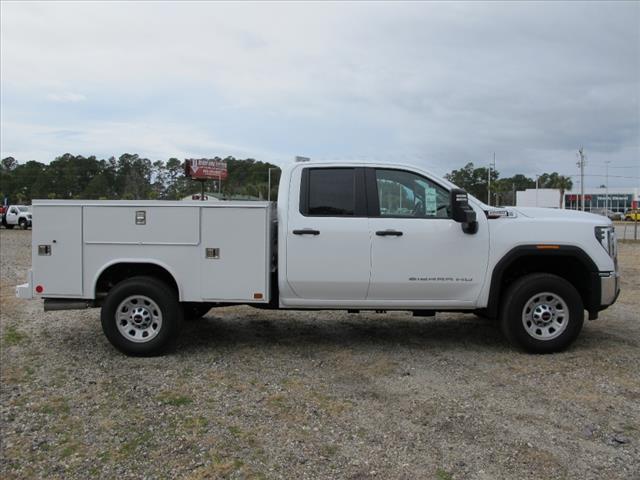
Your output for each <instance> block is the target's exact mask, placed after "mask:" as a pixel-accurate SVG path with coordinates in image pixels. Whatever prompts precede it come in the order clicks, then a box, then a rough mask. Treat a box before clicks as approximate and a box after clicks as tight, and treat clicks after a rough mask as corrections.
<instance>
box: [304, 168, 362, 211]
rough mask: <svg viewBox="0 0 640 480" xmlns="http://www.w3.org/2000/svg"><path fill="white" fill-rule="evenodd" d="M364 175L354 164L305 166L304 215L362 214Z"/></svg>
mask: <svg viewBox="0 0 640 480" xmlns="http://www.w3.org/2000/svg"><path fill="white" fill-rule="evenodd" d="M363 183H364V176H363V172H362V169H356V168H305V169H304V170H303V171H302V184H301V188H300V213H302V214H303V215H306V216H325V217H354V216H365V199H364V194H363V192H364V189H363Z"/></svg>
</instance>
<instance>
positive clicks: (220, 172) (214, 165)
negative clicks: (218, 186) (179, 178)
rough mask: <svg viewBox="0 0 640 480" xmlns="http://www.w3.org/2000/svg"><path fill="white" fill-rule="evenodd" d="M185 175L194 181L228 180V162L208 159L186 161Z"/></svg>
mask: <svg viewBox="0 0 640 480" xmlns="http://www.w3.org/2000/svg"><path fill="white" fill-rule="evenodd" d="M184 170H185V174H186V175H187V176H189V177H191V178H193V179H194V180H226V178H227V162H225V161H224V160H212V159H208V158H192V159H188V160H185V168H184Z"/></svg>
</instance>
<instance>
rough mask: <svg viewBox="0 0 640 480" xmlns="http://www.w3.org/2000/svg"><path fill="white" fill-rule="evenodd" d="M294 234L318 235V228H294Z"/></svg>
mask: <svg viewBox="0 0 640 480" xmlns="http://www.w3.org/2000/svg"><path fill="white" fill-rule="evenodd" d="M293 234H294V235H320V230H313V229H312V228H304V229H302V230H294V231H293Z"/></svg>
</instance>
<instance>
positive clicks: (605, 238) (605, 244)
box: [595, 226, 616, 257]
mask: <svg viewBox="0 0 640 480" xmlns="http://www.w3.org/2000/svg"><path fill="white" fill-rule="evenodd" d="M595 233H596V238H597V239H598V241H599V242H600V245H602V248H604V249H605V250H606V251H607V253H608V254H609V256H611V257H615V256H616V231H615V228H614V227H612V226H609V227H596V229H595Z"/></svg>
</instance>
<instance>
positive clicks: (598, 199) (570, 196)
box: [564, 187, 640, 213]
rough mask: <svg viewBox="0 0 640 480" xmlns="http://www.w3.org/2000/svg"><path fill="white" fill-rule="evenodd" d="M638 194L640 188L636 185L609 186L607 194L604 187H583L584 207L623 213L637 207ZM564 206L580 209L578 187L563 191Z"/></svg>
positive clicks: (639, 200) (639, 198)
mask: <svg viewBox="0 0 640 480" xmlns="http://www.w3.org/2000/svg"><path fill="white" fill-rule="evenodd" d="M639 195H640V188H637V187H635V188H634V187H609V189H608V195H607V189H606V188H585V189H584V209H585V210H586V211H590V210H591V209H596V208H597V209H604V208H607V209H608V210H612V211H614V212H620V213H624V212H626V211H627V210H628V209H629V208H638V203H639V202H640V196H639ZM634 202H635V203H634ZM564 206H565V208H571V209H574V210H576V209H581V201H580V189H574V190H571V191H567V192H565V194H564Z"/></svg>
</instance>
